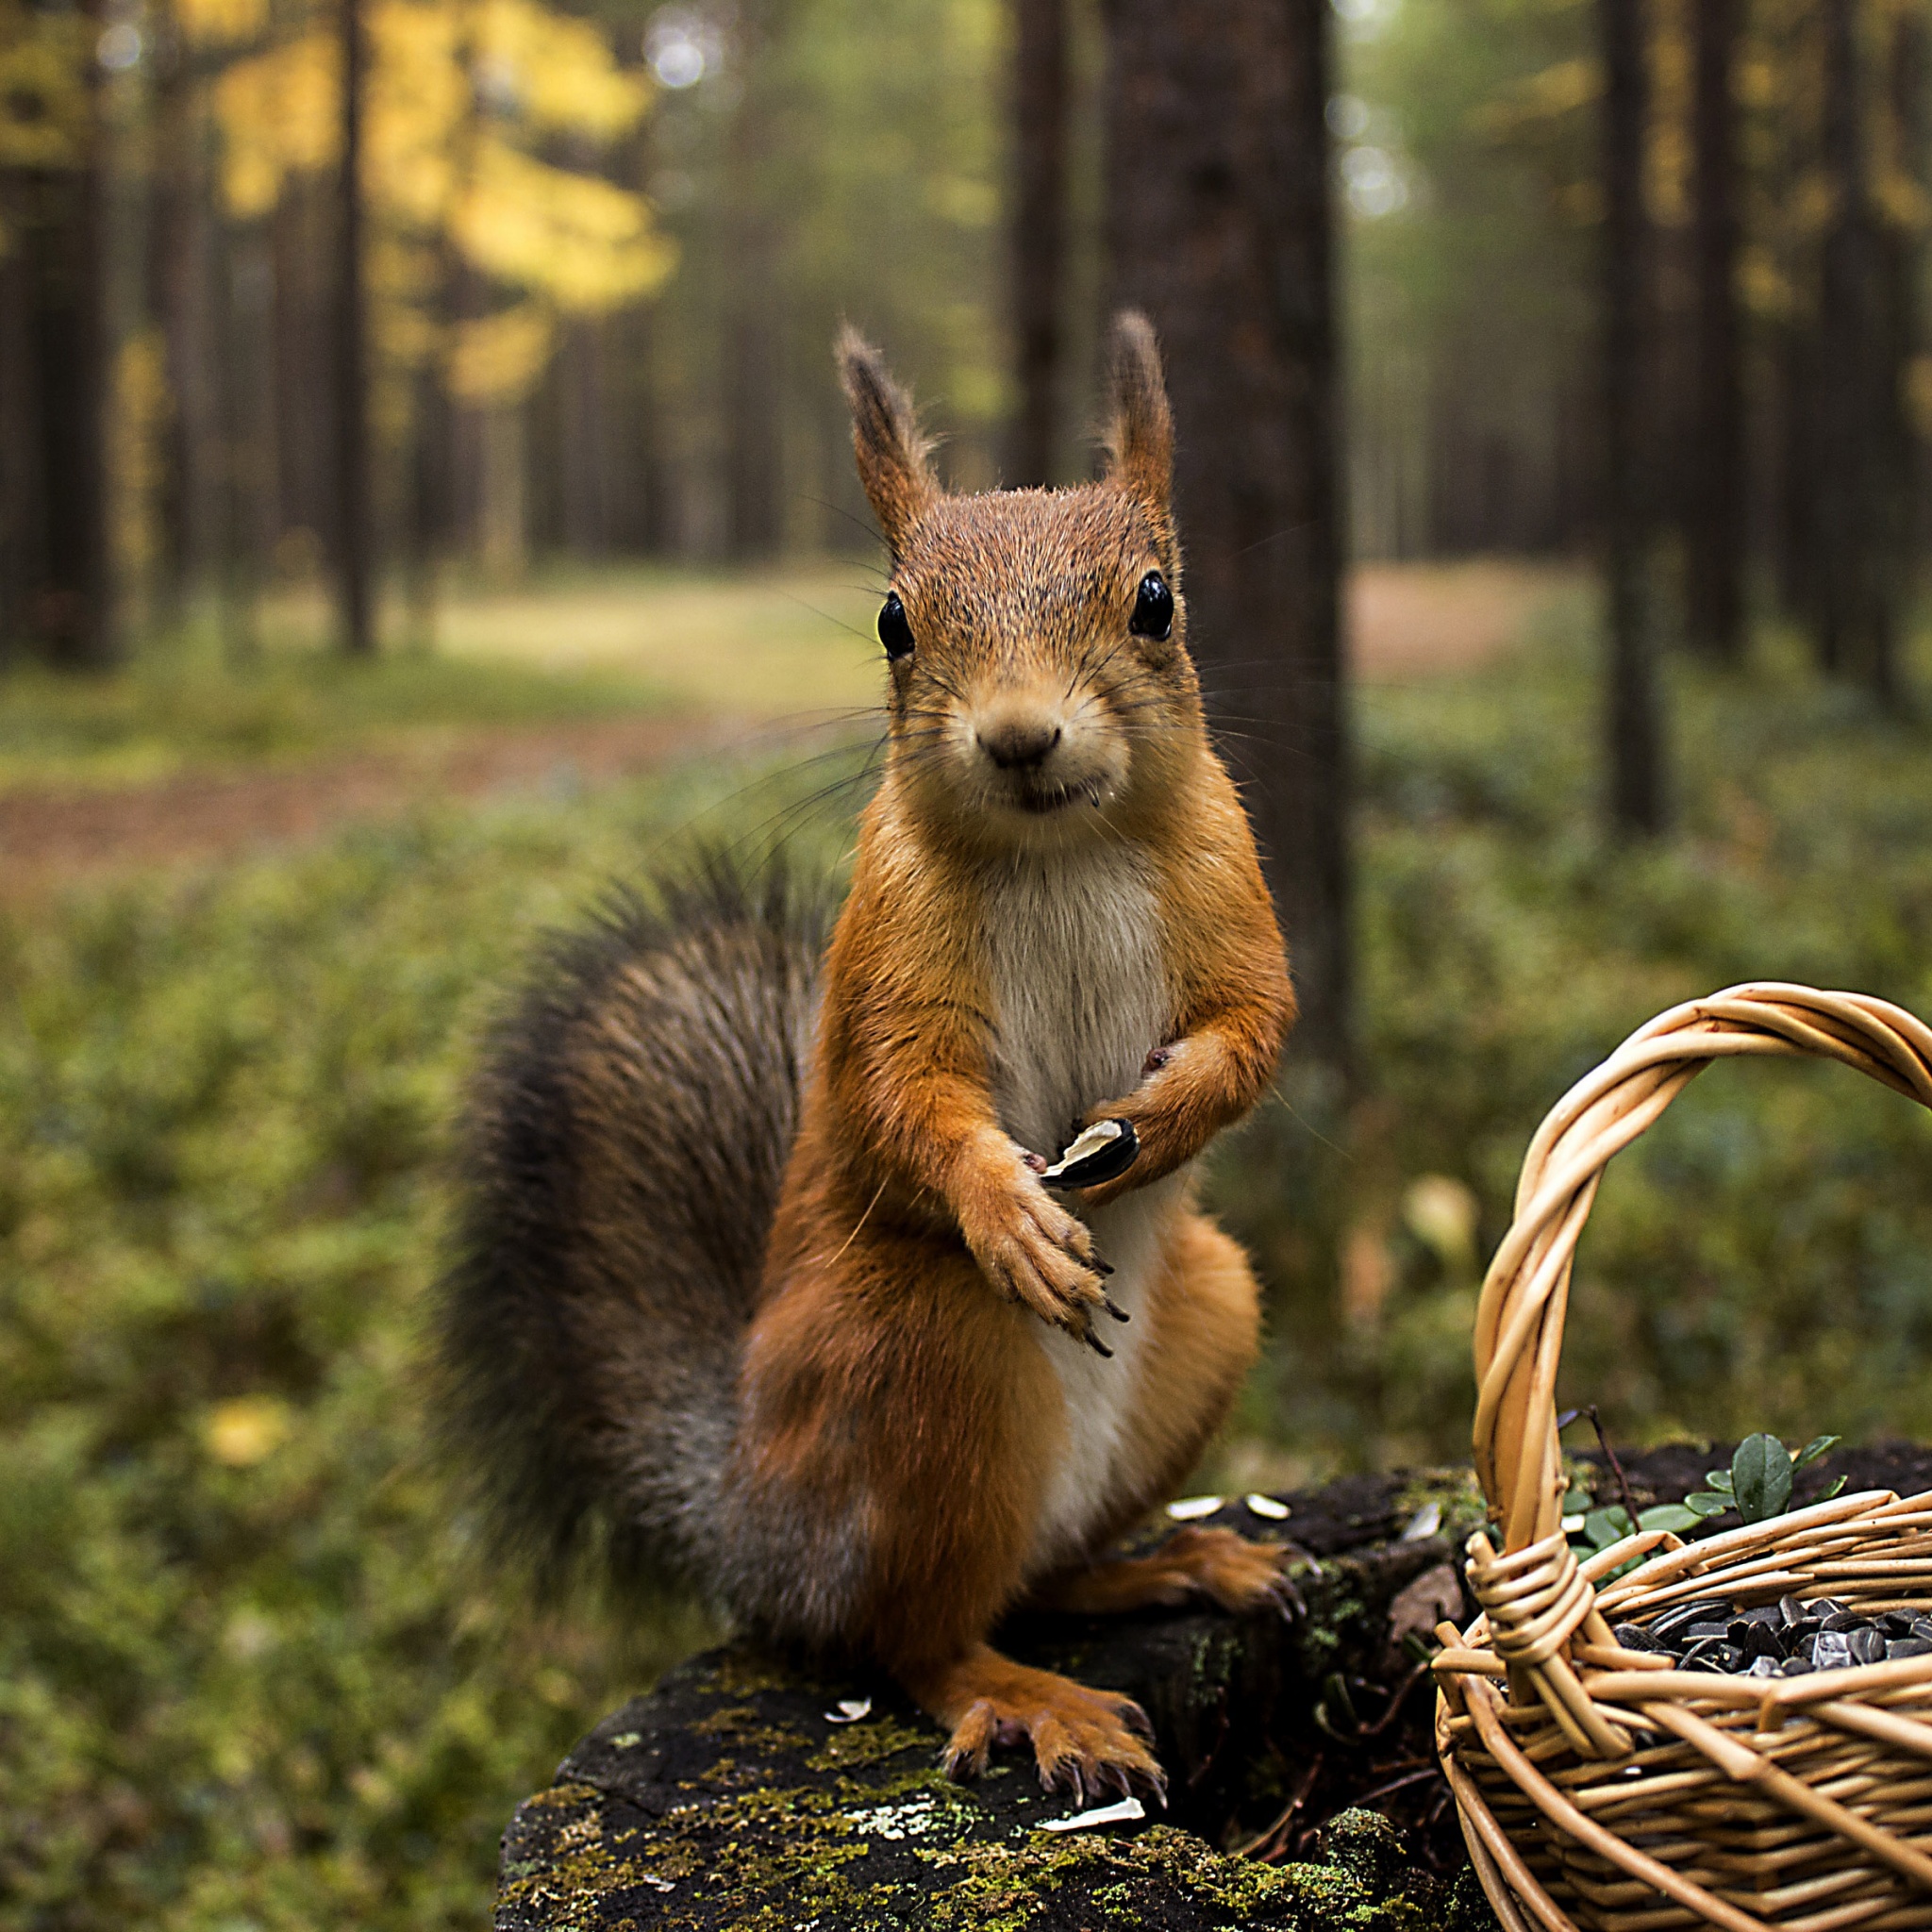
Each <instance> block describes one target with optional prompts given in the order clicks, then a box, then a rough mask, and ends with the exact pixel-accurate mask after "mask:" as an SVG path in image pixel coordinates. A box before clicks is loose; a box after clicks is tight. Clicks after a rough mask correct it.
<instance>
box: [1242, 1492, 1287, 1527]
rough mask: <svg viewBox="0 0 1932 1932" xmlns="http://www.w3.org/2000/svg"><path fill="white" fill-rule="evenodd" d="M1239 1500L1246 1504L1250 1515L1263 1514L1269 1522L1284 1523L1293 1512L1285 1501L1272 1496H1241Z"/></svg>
mask: <svg viewBox="0 0 1932 1932" xmlns="http://www.w3.org/2000/svg"><path fill="white" fill-rule="evenodd" d="M1241 1501H1242V1502H1243V1503H1245V1504H1246V1505H1247V1507H1248V1514H1249V1515H1250V1516H1265V1517H1266V1518H1267V1519H1268V1521H1269V1522H1270V1523H1286V1522H1287V1521H1288V1519H1289V1517H1290V1516H1291V1514H1292V1513H1293V1512H1292V1511H1291V1509H1290V1508H1289V1507H1288V1505H1287V1504H1286V1503H1283V1502H1280V1501H1277V1500H1276V1498H1274V1497H1273V1496H1261V1495H1253V1496H1243V1497H1242V1498H1241Z"/></svg>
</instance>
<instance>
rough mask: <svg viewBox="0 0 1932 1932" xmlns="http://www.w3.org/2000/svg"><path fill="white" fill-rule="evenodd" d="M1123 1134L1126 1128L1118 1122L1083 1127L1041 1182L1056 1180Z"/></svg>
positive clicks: (1042, 1177)
mask: <svg viewBox="0 0 1932 1932" xmlns="http://www.w3.org/2000/svg"><path fill="white" fill-rule="evenodd" d="M1125 1132H1126V1128H1125V1127H1124V1126H1123V1125H1122V1124H1121V1123H1120V1122H1119V1121H1095V1122H1094V1124H1092V1125H1091V1127H1083V1128H1082V1129H1081V1130H1080V1132H1079V1133H1078V1134H1076V1135H1075V1136H1074V1144H1073V1145H1072V1146H1071V1147H1069V1148H1068V1149H1067V1150H1066V1152H1065V1153H1064V1154H1062V1155H1061V1156H1060V1158H1058V1160H1056V1161H1055V1162H1054V1164H1053V1165H1052V1166H1051V1167H1050V1168H1048V1169H1047V1170H1046V1172H1045V1173H1044V1174H1041V1176H1040V1178H1041V1180H1043V1181H1051V1180H1057V1179H1058V1177H1059V1176H1060V1175H1061V1174H1065V1173H1066V1171H1067V1170H1068V1169H1069V1168H1070V1167H1074V1166H1076V1165H1077V1164H1078V1163H1079V1162H1081V1161H1083V1160H1085V1159H1087V1158H1089V1157H1090V1156H1091V1155H1094V1154H1098V1153H1099V1152H1100V1150H1101V1149H1102V1148H1103V1147H1111V1146H1112V1145H1113V1143H1114V1142H1115V1141H1118V1140H1119V1139H1120V1137H1121V1136H1122V1135H1123V1134H1124V1133H1125Z"/></svg>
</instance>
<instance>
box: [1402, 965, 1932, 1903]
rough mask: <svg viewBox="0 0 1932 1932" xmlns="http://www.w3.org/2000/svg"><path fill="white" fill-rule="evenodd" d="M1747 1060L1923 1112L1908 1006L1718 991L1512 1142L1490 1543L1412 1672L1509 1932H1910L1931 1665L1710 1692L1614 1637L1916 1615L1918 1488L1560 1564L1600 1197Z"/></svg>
mask: <svg viewBox="0 0 1932 1932" xmlns="http://www.w3.org/2000/svg"><path fill="white" fill-rule="evenodd" d="M1745 1054H1783V1055H1817V1056H1819V1057H1821V1058H1829V1059H1836V1060H1842V1061H1843V1062H1844V1063H1845V1064H1846V1065H1847V1066H1851V1067H1856V1068H1857V1069H1858V1071H1859V1072H1860V1073H1863V1074H1870V1075H1871V1076H1872V1077H1873V1078H1874V1080H1881V1081H1883V1082H1884V1083H1885V1084H1886V1085H1887V1086H1888V1087H1893V1088H1896V1089H1897V1090H1898V1091H1899V1092H1901V1093H1904V1094H1907V1095H1908V1096H1909V1097H1910V1098H1912V1099H1914V1100H1917V1101H1919V1102H1921V1103H1922V1104H1924V1105H1925V1106H1928V1107H1932V1030H1928V1029H1927V1028H1926V1027H1925V1026H1924V1024H1921V1023H1920V1022H1919V1021H1918V1020H1915V1019H1914V1018H1913V1017H1912V1016H1911V1015H1910V1014H1909V1013H1905V1012H1902V1011H1900V1010H1899V1008H1896V1007H1892V1006H1888V1005H1887V1004H1886V1003H1885V1002H1884V1001H1883V1000H1876V999H1871V998H1867V997H1865V996H1864V995H1862V994H1858V993H1842V992H1817V991H1812V990H1811V989H1809V988H1807V987H1800V986H1777V985H1757V986H1740V987H1734V988H1732V989H1731V990H1730V991H1727V992H1721V993H1715V994H1713V995H1712V996H1711V997H1710V998H1708V999H1703V1000H1695V1001H1693V1002H1691V1004H1690V1005H1688V1006H1683V1007H1678V1008H1674V1010H1672V1011H1671V1012H1668V1013H1665V1014H1662V1015H1661V1016H1660V1017H1659V1018H1657V1019H1656V1020H1653V1021H1652V1022H1651V1023H1650V1024H1649V1025H1647V1026H1644V1027H1642V1028H1641V1030H1640V1031H1638V1032H1636V1033H1634V1034H1632V1035H1631V1037H1630V1038H1629V1039H1628V1040H1626V1041H1624V1044H1623V1045H1622V1046H1621V1047H1619V1048H1618V1049H1617V1051H1616V1052H1615V1053H1614V1054H1613V1055H1612V1056H1611V1057H1610V1058H1609V1059H1607V1061H1606V1062H1605V1063H1604V1064H1603V1065H1602V1066H1601V1067H1599V1068H1598V1069H1597V1070H1596V1072H1595V1073H1593V1074H1591V1075H1590V1076H1589V1077H1588V1078H1587V1079H1584V1080H1582V1081H1580V1082H1579V1083H1578V1084H1577V1085H1576V1086H1575V1087H1574V1088H1573V1089H1572V1090H1571V1091H1570V1092H1569V1093H1567V1094H1566V1095H1565V1096H1564V1097H1563V1099H1562V1100H1561V1101H1560V1102H1559V1103H1558V1104H1557V1107H1556V1108H1555V1109H1554V1110H1553V1111H1552V1112H1551V1114H1550V1116H1549V1118H1548V1119H1547V1120H1546V1121H1544V1123H1543V1124H1542V1126H1541V1128H1540V1129H1539V1130H1538V1133H1537V1136H1536V1139H1535V1140H1534V1141H1532V1142H1531V1143H1530V1148H1529V1153H1528V1155H1527V1157H1526V1158H1525V1159H1524V1169H1523V1178H1522V1182H1521V1184H1520V1186H1519V1187H1518V1189H1517V1194H1516V1218H1515V1222H1514V1224H1512V1226H1511V1227H1510V1229H1509V1232H1508V1234H1507V1236H1506V1237H1505V1239H1504V1241H1503V1244H1502V1246H1501V1247H1500V1248H1499V1249H1498V1250H1497V1251H1496V1257H1495V1259H1494V1260H1493V1261H1492V1262H1491V1266H1490V1272H1489V1275H1488V1278H1487V1279H1486V1280H1485V1282H1484V1284H1483V1293H1482V1302H1481V1306H1480V1308H1479V1310H1478V1313H1477V1316H1476V1327H1475V1365H1476V1379H1477V1389H1478V1394H1477V1399H1476V1418H1475V1467H1476V1474H1477V1475H1478V1476H1479V1478H1480V1479H1481V1482H1482V1487H1483V1493H1484V1494H1485V1496H1486V1497H1487V1498H1488V1499H1489V1504H1490V1516H1491V1527H1492V1529H1493V1530H1495V1531H1496V1532H1498V1538H1499V1541H1500V1542H1501V1545H1502V1548H1501V1552H1500V1553H1499V1552H1498V1550H1497V1548H1496V1546H1495V1543H1494V1542H1492V1541H1491V1538H1490V1537H1489V1536H1486V1535H1481V1534H1478V1535H1476V1536H1474V1537H1472V1538H1471V1539H1470V1542H1469V1564H1468V1574H1469V1580H1470V1585H1471V1588H1472V1589H1473V1591H1474V1594H1475V1599H1476V1601H1477V1603H1478V1604H1480V1605H1481V1606H1482V1609H1483V1614H1482V1615H1481V1616H1479V1617H1478V1618H1477V1619H1476V1621H1475V1623H1474V1624H1472V1625H1471V1626H1470V1627H1469V1629H1468V1630H1466V1631H1458V1630H1457V1628H1456V1626H1455V1625H1454V1624H1441V1625H1440V1626H1439V1628H1438V1633H1437V1634H1438V1635H1439V1636H1440V1637H1441V1640H1442V1642H1443V1649H1442V1650H1441V1652H1440V1653H1439V1654H1438V1656H1437V1658H1436V1666H1435V1668H1436V1674H1437V1682H1438V1684H1439V1686H1440V1691H1441V1694H1440V1696H1439V1698H1438V1702H1437V1714H1436V1730H1437V1743H1438V1747H1439V1749H1440V1751H1441V1759H1442V1766H1443V1769H1444V1771H1445V1772H1446V1774H1447V1775H1448V1778H1449V1782H1450V1785H1451V1788H1452V1789H1453V1790H1454V1792H1455V1795H1456V1801H1457V1809H1458V1811H1459V1813H1460V1816H1461V1821H1462V1830H1463V1836H1464V1838H1465V1839H1466V1840H1467V1841H1468V1844H1469V1850H1470V1856H1471V1857H1472V1858H1473V1859H1474V1863H1475V1867H1476V1871H1477V1873H1478V1874H1479V1875H1480V1876H1481V1879H1482V1882H1483V1887H1484V1889H1485V1890H1486V1891H1487V1892H1488V1893H1489V1896H1490V1900H1491V1904H1492V1905H1493V1906H1494V1907H1495V1908H1496V1912H1497V1914H1498V1916H1499V1917H1500V1918H1501V1919H1502V1921H1503V1923H1504V1924H1505V1925H1506V1926H1507V1928H1508V1932H1578V1928H1587V1932H1651V1928H1654V1927H1666V1926H1675V1925H1689V1926H1700V1925H1706V1924H1709V1925H1724V1926H1728V1927H1730V1928H1732V1932H1764V1928H1767V1927H1771V1926H1778V1927H1783V1928H1787V1932H1796V1928H1800V1927H1802V1928H1803V1932H1836V1928H1838V1927H1847V1926H1861V1927H1871V1928H1880V1927H1885V1928H1890V1927H1893V1926H1926V1927H1932V1657H1909V1658H1901V1659H1899V1660H1897V1661H1895V1662H1890V1663H1880V1664H1870V1665H1865V1666H1862V1667H1856V1668H1852V1669H1848V1670H1830V1671H1819V1672H1816V1673H1813V1674H1808V1675H1804V1676H1794V1677H1770V1678H1765V1677H1733V1676H1721V1675H1716V1674H1703V1673H1698V1672H1687V1671H1680V1670H1676V1669H1674V1668H1673V1663H1672V1659H1670V1658H1669V1657H1660V1656H1658V1655H1657V1653H1655V1652H1637V1651H1625V1650H1624V1649H1622V1648H1621V1647H1620V1646H1619V1645H1618V1643H1617V1641H1616V1639H1615V1638H1614V1637H1613V1636H1612V1635H1611V1631H1610V1624H1611V1623H1612V1622H1616V1623H1624V1622H1632V1621H1635V1622H1641V1621H1642V1620H1644V1619H1645V1618H1646V1617H1648V1616H1649V1615H1650V1614H1651V1613H1653V1612H1656V1611H1659V1610H1661V1609H1662V1608H1664V1607H1665V1606H1667V1605H1670V1604H1674V1603H1681V1602H1685V1601H1688V1600H1690V1599H1692V1598H1696V1597H1707V1596H1722V1597H1729V1598H1731V1599H1732V1600H1734V1601H1736V1602H1737V1603H1739V1604H1740V1605H1743V1606H1747V1607H1748V1606H1752V1605H1757V1604H1764V1603H1770V1602H1774V1601H1775V1600H1776V1599H1777V1598H1779V1597H1781V1596H1784V1595H1794V1596H1798V1597H1804V1598H1810V1597H1820V1596H1833V1597H1838V1598H1840V1599H1842V1600H1843V1601H1844V1602H1846V1603H1847V1604H1849V1605H1852V1606H1854V1607H1857V1608H1859V1609H1861V1610H1872V1611H1874V1612H1875V1611H1877V1610H1881V1609H1890V1608H1913V1609H1918V1608H1927V1609H1932V1493H1927V1494H1925V1495H1921V1496H1914V1497H1911V1498H1909V1499H1907V1500H1904V1501H1901V1500H1900V1499H1899V1498H1898V1497H1897V1496H1895V1495H1893V1494H1891V1493H1890V1491H1871V1492H1868V1493H1866V1494H1862V1495H1852V1496H1840V1497H1838V1498H1836V1499H1835V1500H1833V1501H1831V1502H1829V1503H1821V1504H1817V1505H1815V1506H1813V1507H1810V1508H1807V1509H1799V1510H1794V1511H1792V1512H1791V1513H1790V1514H1789V1515H1785V1516H1780V1517H1776V1518H1774V1519H1772V1520H1771V1521H1769V1522H1767V1523H1762V1524H1752V1525H1748V1526H1746V1527H1744V1528H1742V1529H1736V1530H1731V1531H1729V1532H1728V1533H1726V1534H1723V1535H1719V1536H1713V1537H1709V1538H1707V1539H1705V1540H1704V1541H1698V1542H1693V1543H1689V1544H1686V1543H1683V1542H1681V1541H1679V1540H1678V1539H1677V1538H1676V1537H1674V1536H1672V1535H1670V1534H1668V1533H1667V1532H1663V1531H1655V1530H1654V1531H1649V1532H1645V1533H1641V1534H1639V1535H1636V1536H1632V1537H1629V1538H1627V1539H1626V1540H1625V1541H1623V1542H1621V1543H1618V1544H1616V1545H1615V1546H1614V1547H1612V1548H1610V1549H1607V1550H1605V1551H1603V1552H1602V1553H1601V1554H1599V1555H1597V1556H1596V1557H1592V1558H1591V1560H1590V1561H1588V1562H1585V1563H1581V1564H1579V1563H1578V1561H1577V1559H1576V1557H1575V1556H1574V1554H1573V1552H1572V1550H1571V1547H1570V1543H1569V1540H1568V1539H1567V1537H1566V1536H1565V1535H1564V1533H1563V1529H1562V1523H1561V1513H1562V1496H1563V1491H1564V1487H1565V1485H1564V1477H1563V1470H1562V1457H1561V1454H1560V1451H1559V1449H1558V1447H1557V1418H1556V1409H1555V1404H1554V1391H1555V1388H1556V1380H1557V1361H1558V1357H1559V1356H1560V1354H1561V1351H1562V1341H1563V1315H1564V1309H1565V1306H1566V1303H1567V1298H1568V1294H1569V1287H1570V1271H1571V1266H1572V1261H1573V1258H1574V1253H1575V1248H1576V1241H1577V1237H1578V1235H1579V1234H1581V1232H1582V1230H1583V1224H1584V1222H1585V1220H1586V1218H1587V1217H1588V1215H1589V1213H1590V1208H1591V1201H1592V1199H1593V1198H1594V1196H1595V1193H1596V1188H1597V1183H1598V1181H1599V1180H1600V1179H1601V1177H1602V1174H1603V1170H1604V1167H1605V1165H1606V1163H1607V1161H1608V1160H1609V1159H1610V1158H1611V1157H1612V1156H1613V1155H1615V1154H1616V1153H1618V1152H1619V1151H1620V1150H1621V1149H1623V1148H1624V1147H1627V1146H1628V1145H1629V1144H1630V1142H1631V1141H1634V1140H1636V1138H1637V1137H1638V1136H1639V1135H1640V1134H1641V1133H1642V1132H1643V1131H1644V1130H1645V1128H1647V1127H1648V1126H1649V1125H1650V1124H1651V1123H1652V1122H1653V1121H1655V1120H1656V1119H1657V1116H1658V1115H1659V1114H1660V1113H1662V1112H1663V1110H1664V1108H1667V1107H1668V1106H1669V1105H1670V1104H1671V1102H1672V1101H1673V1100H1674V1099H1675V1098H1676V1096H1677V1094H1678V1093H1680V1092H1681V1091H1683V1089H1684V1088H1685V1087H1686V1086H1688V1085H1689V1084H1690V1082H1691V1080H1692V1079H1693V1078H1694V1077H1695V1076H1696V1075H1697V1074H1699V1073H1701V1072H1702V1071H1703V1070H1704V1068H1705V1067H1707V1066H1708V1065H1709V1064H1710V1062H1711V1061H1712V1060H1713V1059H1717V1058H1724V1057H1726V1056H1735V1055H1745ZM1632 1557H1643V1558H1644V1560H1643V1561H1642V1562H1641V1564H1640V1565H1639V1567H1638V1568H1636V1569H1635V1570H1633V1571H1631V1572H1630V1573H1629V1574H1626V1575H1624V1576H1621V1577H1618V1578H1617V1580H1616V1581H1615V1582H1614V1583H1611V1584H1610V1585H1608V1586H1607V1588H1605V1589H1603V1590H1602V1591H1601V1592H1600V1591H1599V1590H1598V1588H1597V1586H1598V1584H1599V1582H1600V1581H1601V1580H1602V1579H1604V1578H1605V1577H1607V1576H1611V1575H1613V1574H1614V1573H1615V1572H1616V1571H1617V1570H1619V1569H1620V1568H1622V1566H1623V1565H1624V1564H1625V1563H1626V1562H1628V1561H1630V1559H1631V1558H1632Z"/></svg>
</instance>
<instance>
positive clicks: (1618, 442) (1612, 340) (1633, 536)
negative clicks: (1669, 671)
mask: <svg viewBox="0 0 1932 1932" xmlns="http://www.w3.org/2000/svg"><path fill="white" fill-rule="evenodd" d="M1596 12H1597V28H1598V33H1599V36H1600V39H1601V45H1602V56H1603V63H1604V103H1603V128H1602V142H1603V181H1604V246H1603V305H1604V311H1603V332H1604V334H1603V358H1604V359H1603V385H1604V389H1603V396H1604V423H1603V450H1604V479H1603V491H1604V495H1603V521H1604V575H1605V601H1606V605H1607V618H1608V628H1609V664H1608V679H1607V687H1608V688H1607V705H1606V713H1607V717H1606V724H1607V739H1608V743H1607V752H1608V757H1609V801H1608V802H1609V817H1610V824H1611V827H1612V829H1613V831H1615V832H1616V833H1617V834H1618V835H1620V836H1623V837H1629V836H1632V835H1639V834H1647V833H1652V832H1656V831H1658V830H1660V829H1661V828H1662V825H1663V821H1664V807H1663V771H1662V764H1663V759H1662V746H1661V742H1660V739H1661V731H1660V726H1659V720H1658V715H1657V714H1658V705H1657V663H1656V654H1655V646H1654V640H1653V637H1652V634H1651V628H1650V625H1649V622H1648V613H1647V611H1646V608H1645V603H1646V598H1645V588H1646V587H1645V583H1644V575H1645V569H1646V561H1647V558H1646V552H1647V550H1648V544H1647V541H1646V539H1647V536H1648V528H1647V525H1648V516H1647V512H1646V509H1645V491H1644V480H1645V479H1644V469H1645V460H1644V458H1645V453H1646V437H1645V433H1644V431H1645V425H1646V423H1647V420H1648V413H1647V408H1646V405H1647V401H1648V398H1647V395H1646V393H1645V391H1646V385H1645V383H1644V380H1643V346H1644V345H1643V333H1644V332H1643V325H1642V316H1643V305H1644V291H1645V287H1646V281H1647V275H1646V270H1647V265H1648V257H1649V249H1648V246H1647V245H1646V244H1647V236H1646V226H1647V224H1646V222H1645V218H1644V209H1643V131H1644V123H1645V106H1646V101H1645V96H1646V92H1647V90H1646V86H1645V75H1644V47H1643V19H1642V6H1641V0H1597V5H1596Z"/></svg>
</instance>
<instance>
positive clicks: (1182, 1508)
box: [1167, 1496, 1227, 1523]
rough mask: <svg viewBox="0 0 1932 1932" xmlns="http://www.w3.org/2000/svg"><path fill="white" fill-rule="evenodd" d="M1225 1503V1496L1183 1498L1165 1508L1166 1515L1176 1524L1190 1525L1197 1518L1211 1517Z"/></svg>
mask: <svg viewBox="0 0 1932 1932" xmlns="http://www.w3.org/2000/svg"><path fill="white" fill-rule="evenodd" d="M1226 1501H1227V1498H1226V1497H1225V1496H1183V1497H1182V1498H1181V1499H1180V1501H1179V1502H1178V1503H1170V1504H1169V1505H1168V1506H1167V1513H1168V1514H1169V1515H1170V1516H1172V1517H1173V1518H1174V1521H1175V1522H1176V1523H1191V1522H1193V1520H1194V1519H1195V1517H1197V1516H1212V1515H1213V1514H1214V1512H1215V1511H1216V1510H1217V1509H1219V1508H1220V1507H1222V1506H1223V1505H1224V1503H1225V1502H1226Z"/></svg>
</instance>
